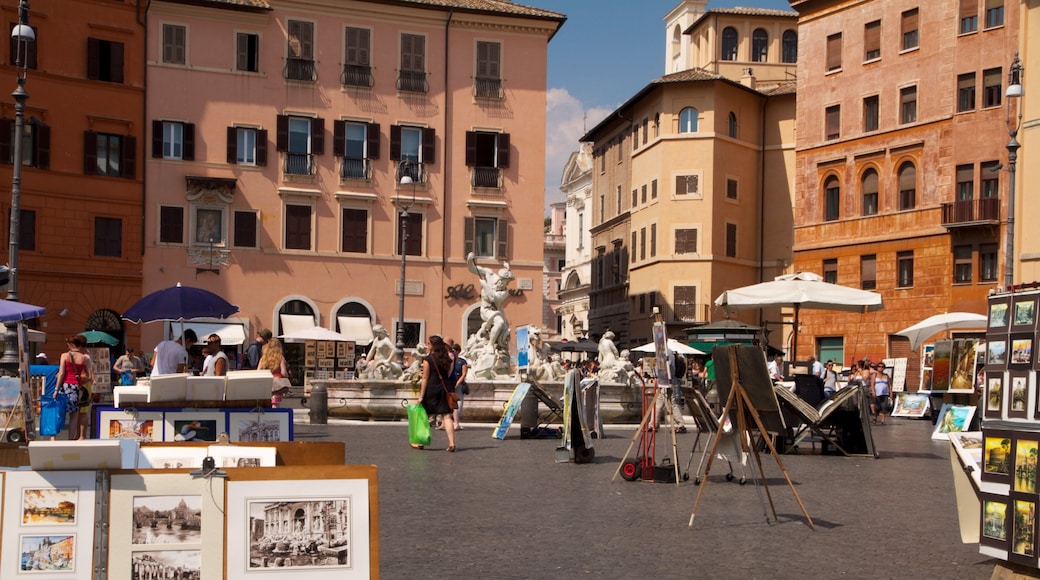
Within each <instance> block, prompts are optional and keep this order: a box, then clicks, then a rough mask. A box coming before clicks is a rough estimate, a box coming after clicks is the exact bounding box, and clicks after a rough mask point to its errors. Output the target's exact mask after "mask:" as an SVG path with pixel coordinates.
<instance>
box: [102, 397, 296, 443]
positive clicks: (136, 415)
mask: <svg viewBox="0 0 1040 580" xmlns="http://www.w3.org/2000/svg"><path fill="white" fill-rule="evenodd" d="M292 413H293V410H292V409H289V408H283V409H253V410H246V409H245V408H243V407H234V408H217V409H210V408H202V409H185V408H182V407H170V408H155V407H149V408H148V410H146V411H145V410H134V409H130V408H126V409H120V408H116V407H107V406H101V405H95V406H94V424H95V425H96V427H95V437H97V438H99V439H136V440H138V441H145V442H148V441H216V440H217V438H218V437H219V436H220V434H221V433H227V434H228V437H229V438H230V440H231V441H292V438H293V422H292Z"/></svg>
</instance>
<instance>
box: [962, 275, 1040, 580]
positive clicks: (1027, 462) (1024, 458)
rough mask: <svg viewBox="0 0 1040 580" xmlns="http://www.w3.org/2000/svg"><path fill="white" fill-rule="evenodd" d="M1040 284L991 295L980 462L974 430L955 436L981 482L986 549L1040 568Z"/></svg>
mask: <svg viewBox="0 0 1040 580" xmlns="http://www.w3.org/2000/svg"><path fill="white" fill-rule="evenodd" d="M1037 287H1038V284H1035V283H1034V284H1030V285H1028V288H1023V287H1021V286H1020V287H1018V288H1012V291H1010V292H1003V293H998V294H992V295H991V296H990V297H989V303H988V311H987V316H988V322H987V329H986V359H985V378H984V384H985V386H984V392H983V395H982V400H981V401H980V404H979V407H980V412H981V414H982V418H983V424H982V434H981V443H980V445H979V447H981V457H980V460H979V461H978V462H976V460H975V459H974V458H973V457H972V453H977V451H974V449H975V448H976V446H974V445H967V444H965V442H966V441H968V439H966V438H965V436H966V434H964V433H958V434H954V435H951V440H952V441H953V448H954V450H955V453H956V454H957V456H958V458H959V459H960V462H961V464H962V466H963V468H964V469H965V470H966V471H969V472H970V473H972V481H973V485H975V486H977V493H978V499H979V512H980V513H979V514H978V524H979V526H980V527H979V530H980V534H979V552H981V553H983V554H985V555H987V556H992V557H995V558H999V559H1003V560H1008V561H1010V562H1013V563H1016V564H1020V565H1023V566H1028V567H1032V568H1040V557H1038V537H1037V529H1038V521H1040V520H1038V513H1040V510H1038V507H1040V505H1038V504H1040V495H1038V493H1037V492H1038V490H1040V488H1038V487H1037V481H1036V479H1037V477H1036V475H1037V455H1038V451H1040V409H1038V405H1040V398H1038V397H1037V370H1038V367H1037V358H1036V356H1035V352H1034V350H1035V343H1036V340H1037V314H1038V301H1040V290H1038V289H1037ZM958 443H960V445H958ZM969 449H971V450H973V451H972V452H971V453H969V451H968V450H969ZM976 473H977V475H976Z"/></svg>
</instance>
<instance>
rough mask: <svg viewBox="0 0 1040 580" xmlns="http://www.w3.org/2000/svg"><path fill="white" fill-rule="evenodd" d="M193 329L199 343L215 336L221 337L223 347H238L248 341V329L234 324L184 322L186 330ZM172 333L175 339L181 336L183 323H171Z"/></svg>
mask: <svg viewBox="0 0 1040 580" xmlns="http://www.w3.org/2000/svg"><path fill="white" fill-rule="evenodd" d="M189 328H190V329H192V330H194V331H195V334H197V335H198V337H199V342H200V343H203V342H206V337H207V336H209V335H211V334H215V335H217V336H219V337H220V344H221V345H222V346H238V345H240V344H244V343H245V341H246V329H245V327H244V326H242V325H241V324H236V323H234V322H230V323H228V322H188V321H185V322H184V329H185V330H187V329H189ZM170 332H171V333H172V334H173V335H174V337H175V338H176V337H178V336H180V335H181V323H180V322H171V323H170Z"/></svg>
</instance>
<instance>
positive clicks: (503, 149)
mask: <svg viewBox="0 0 1040 580" xmlns="http://www.w3.org/2000/svg"><path fill="white" fill-rule="evenodd" d="M496 144H497V145H498V151H497V153H498V167H499V169H506V168H508V167H509V133H499V135H498V140H497V143H496Z"/></svg>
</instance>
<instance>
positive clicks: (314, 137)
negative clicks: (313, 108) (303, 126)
mask: <svg viewBox="0 0 1040 580" xmlns="http://www.w3.org/2000/svg"><path fill="white" fill-rule="evenodd" d="M311 154H313V155H324V154H325V119H322V118H321V117H318V118H316V119H311Z"/></svg>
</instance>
